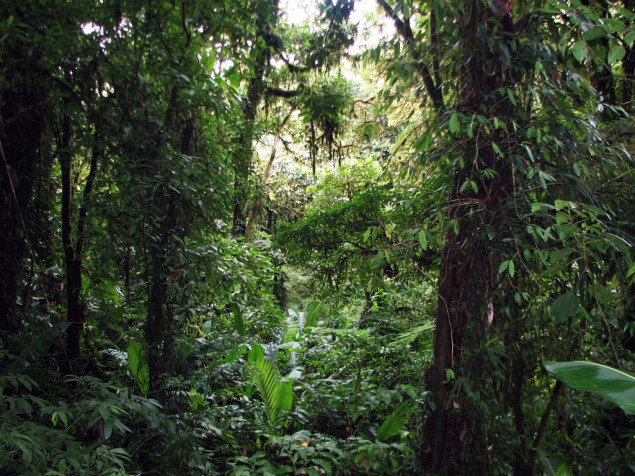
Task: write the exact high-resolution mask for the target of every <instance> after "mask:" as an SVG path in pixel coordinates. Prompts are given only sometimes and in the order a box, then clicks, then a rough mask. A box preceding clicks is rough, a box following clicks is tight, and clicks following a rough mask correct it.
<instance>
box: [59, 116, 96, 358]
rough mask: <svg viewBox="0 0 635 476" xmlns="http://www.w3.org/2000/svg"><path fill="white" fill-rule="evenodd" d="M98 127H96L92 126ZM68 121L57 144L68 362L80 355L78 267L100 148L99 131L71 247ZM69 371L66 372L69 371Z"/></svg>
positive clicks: (81, 321)
mask: <svg viewBox="0 0 635 476" xmlns="http://www.w3.org/2000/svg"><path fill="white" fill-rule="evenodd" d="M96 127H98V126H96ZM71 136H72V130H71V124H70V118H69V117H68V116H67V115H64V117H63V118H62V130H61V138H60V139H61V140H60V144H59V151H58V152H59V159H60V169H61V172H62V247H63V249H64V266H65V269H66V312H67V314H66V317H67V320H68V322H70V323H71V325H70V326H69V328H68V331H67V333H66V356H67V358H68V359H69V360H70V361H71V362H72V361H73V360H74V359H76V358H77V357H79V355H80V340H81V339H80V338H81V330H82V326H83V325H84V321H85V320H86V308H85V306H84V303H83V302H82V266H83V251H84V238H85V237H84V233H85V228H86V217H87V215H88V204H89V201H90V197H91V193H92V189H93V184H94V182H95V177H96V174H97V168H98V166H99V156H100V144H99V129H97V130H96V131H95V134H94V136H93V141H94V142H93V148H92V151H91V154H92V155H91V161H90V168H89V171H88V176H87V178H86V184H85V186H84V192H83V194H82V201H81V204H80V207H79V213H78V215H77V228H76V233H75V242H74V243H73V193H72V190H73V188H74V184H73V182H72V159H73V154H72V145H71ZM69 370H70V368H69Z"/></svg>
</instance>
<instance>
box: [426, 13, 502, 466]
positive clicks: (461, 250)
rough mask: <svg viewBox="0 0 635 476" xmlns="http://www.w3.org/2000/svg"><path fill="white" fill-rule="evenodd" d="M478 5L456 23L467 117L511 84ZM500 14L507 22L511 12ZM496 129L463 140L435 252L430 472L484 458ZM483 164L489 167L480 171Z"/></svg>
mask: <svg viewBox="0 0 635 476" xmlns="http://www.w3.org/2000/svg"><path fill="white" fill-rule="evenodd" d="M480 5H481V4H480V2H476V1H475V2H473V3H472V13H471V16H470V19H469V21H468V23H467V25H466V27H465V28H464V30H463V35H462V36H463V48H465V50H466V51H465V52H466V55H467V56H466V57H468V56H469V57H470V62H466V63H467V66H465V67H464V71H463V75H462V79H461V81H462V85H461V86H462V87H461V90H462V91H463V92H464V95H463V97H462V99H461V102H460V103H459V104H458V105H457V110H458V112H460V113H462V114H463V115H465V116H467V117H469V116H471V115H472V114H482V113H483V110H486V111H488V114H491V115H493V116H494V117H495V116H497V115H500V116H501V117H505V114H506V111H504V110H501V109H500V106H498V103H501V101H500V100H499V98H497V97H494V93H495V92H496V91H497V90H498V89H499V88H501V87H513V85H512V84H511V82H510V79H509V77H508V76H506V75H505V73H504V72H505V67H504V65H503V64H502V61H501V60H500V58H499V57H498V56H496V55H495V53H493V52H492V51H491V50H490V49H489V48H488V47H487V46H486V41H485V36H486V35H491V32H490V31H484V30H482V29H481V30H480V31H479V30H478V29H477V26H478V22H487V21H488V19H489V17H490V16H491V15H492V13H491V11H489V10H483V9H482V7H481V6H480ZM505 20H506V22H503V23H507V26H506V29H508V28H509V26H510V23H511V20H508V19H505ZM483 24H484V23H483ZM477 32H478V33H477ZM496 41H504V39H501V38H498V39H497V40H496ZM484 71H493V73H492V74H484ZM484 106H485V107H484ZM502 107H506V106H502ZM497 108H498V110H497ZM502 134H503V131H493V132H492V133H488V137H482V136H481V137H479V136H478V135H476V134H475V136H474V139H468V140H465V141H464V143H463V144H462V149H461V150H462V156H463V164H464V165H461V166H459V165H456V166H455V169H454V183H453V189H452V192H451V194H450V196H449V197H448V203H449V207H450V210H451V211H450V216H449V218H450V219H452V220H455V221H456V224H457V228H456V229H455V230H450V231H449V232H448V236H447V239H446V245H445V248H444V251H443V255H442V257H441V267H440V275H439V281H438V304H437V316H436V332H435V338H434V360H433V365H432V368H430V369H429V370H428V372H427V373H426V383H427V386H428V389H429V390H430V391H431V392H432V395H433V401H434V403H435V409H434V411H433V413H432V415H431V417H430V418H429V420H428V421H427V423H426V428H425V433H424V439H425V442H424V445H423V447H422V454H421V459H422V463H423V465H424V467H425V468H426V470H427V471H429V472H431V473H442V474H458V473H461V472H464V470H465V467H466V466H468V465H469V467H470V470H473V471H477V472H478V471H481V472H483V473H487V470H488V467H489V465H490V462H489V460H488V455H487V441H486V439H485V436H484V435H483V428H484V427H485V423H486V422H483V421H482V420H483V417H484V416H483V414H482V412H481V411H479V408H478V404H479V402H478V397H477V396H475V395H474V393H473V392H472V391H470V387H472V388H475V387H476V386H477V385H482V383H483V382H485V381H486V377H487V369H488V361H487V359H486V358H484V353H483V345H484V342H483V341H484V339H483V338H484V336H485V333H486V331H487V329H488V326H489V325H490V324H491V321H492V319H493V318H494V303H493V296H492V293H493V291H494V288H495V285H496V283H495V279H496V269H497V267H498V262H497V257H496V256H495V253H494V250H493V249H492V242H493V241H495V240H496V241H498V240H500V239H501V237H500V236H497V237H496V238H495V240H493V239H492V236H491V235H490V233H492V230H496V233H497V235H500V234H501V233H502V234H504V233H505V230H504V228H505V219H506V218H505V214H504V211H503V206H504V202H505V200H506V199H507V198H508V196H509V195H510V193H511V192H512V180H511V173H510V165H509V162H508V160H509V159H506V158H503V157H498V156H497V154H496V153H495V152H494V150H493V147H492V145H491V143H492V142H494V141H497V140H499V139H500V138H501V135H502ZM477 138H478V140H477ZM486 169H489V170H490V171H493V175H485V174H483V173H482V171H483V170H486ZM466 181H473V182H474V183H475V184H476V186H477V190H471V186H468V187H466V186H465V185H466Z"/></svg>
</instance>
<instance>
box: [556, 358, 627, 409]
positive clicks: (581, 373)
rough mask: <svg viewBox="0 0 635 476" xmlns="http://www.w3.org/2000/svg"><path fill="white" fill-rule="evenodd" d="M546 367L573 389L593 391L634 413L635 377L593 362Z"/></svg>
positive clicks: (567, 363) (558, 363)
mask: <svg viewBox="0 0 635 476" xmlns="http://www.w3.org/2000/svg"><path fill="white" fill-rule="evenodd" d="M545 368H546V369H547V370H548V371H549V372H551V373H552V374H554V375H555V376H556V377H557V378H559V379H560V380H562V381H563V382H564V383H566V384H567V385H569V386H570V387H573V388H575V389H576V390H580V391H583V392H592V393H595V394H596V395H600V396H601V397H604V398H606V399H607V400H610V401H611V402H613V403H615V404H617V405H619V406H620V407H621V408H622V410H624V411H625V412H626V413H628V414H629V415H633V414H635V377H633V376H632V375H630V374H628V373H626V372H622V371H621V370H617V369H614V368H612V367H608V366H606V365H602V364H596V363H594V362H581V361H574V362H548V363H547V364H546V365H545Z"/></svg>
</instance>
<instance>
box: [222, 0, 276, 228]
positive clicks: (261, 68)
mask: <svg viewBox="0 0 635 476" xmlns="http://www.w3.org/2000/svg"><path fill="white" fill-rule="evenodd" d="M265 1H270V2H271V5H270V6H268V8H270V11H269V15H258V17H257V19H256V25H257V28H258V35H257V38H258V40H260V39H262V44H261V42H260V41H256V42H255V43H254V45H253V49H252V61H253V76H252V77H251V79H250V80H249V86H248V87H247V97H246V98H245V100H244V102H243V124H242V127H241V130H240V135H239V137H238V144H237V150H236V155H235V157H234V211H233V220H232V236H234V237H237V236H245V232H246V227H247V210H246V209H247V194H248V182H249V173H250V171H251V166H252V158H253V140H254V126H255V122H256V112H257V111H258V106H259V105H260V101H261V100H262V95H263V93H264V90H265V72H266V70H267V66H268V65H269V49H270V48H272V47H274V44H273V35H272V33H271V32H272V30H273V27H274V26H275V24H276V22H277V20H278V0H265Z"/></svg>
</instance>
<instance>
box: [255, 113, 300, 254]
mask: <svg viewBox="0 0 635 476" xmlns="http://www.w3.org/2000/svg"><path fill="white" fill-rule="evenodd" d="M290 117H291V112H289V114H287V115H286V117H285V118H284V120H283V121H282V123H281V124H280V128H279V129H278V132H277V133H276V136H275V138H274V139H273V145H272V146H271V155H270V156H269V162H267V167H266V168H265V173H264V174H263V177H262V185H263V188H264V186H265V185H267V181H268V180H269V174H270V173H271V168H272V167H273V161H274V160H275V158H276V150H277V148H278V142H279V141H280V136H281V135H282V129H283V128H284V126H285V125H286V123H287V122H288V120H289V118H290ZM263 193H264V190H262V191H261V193H260V194H259V195H258V197H256V199H255V200H254V203H253V204H252V205H251V208H250V209H249V219H248V220H247V228H246V229H245V243H250V242H251V239H252V238H251V237H252V234H253V229H254V226H255V222H256V219H257V218H258V215H259V214H260V209H261V208H262V194H263Z"/></svg>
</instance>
